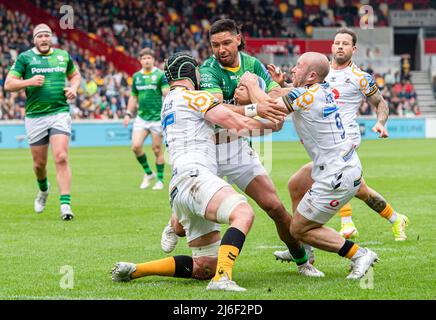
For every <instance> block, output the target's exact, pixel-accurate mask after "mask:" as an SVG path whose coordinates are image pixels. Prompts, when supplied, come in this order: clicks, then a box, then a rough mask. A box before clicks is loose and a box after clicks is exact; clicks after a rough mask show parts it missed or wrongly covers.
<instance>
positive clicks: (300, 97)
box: [282, 88, 314, 113]
mask: <svg viewBox="0 0 436 320" xmlns="http://www.w3.org/2000/svg"><path fill="white" fill-rule="evenodd" d="M282 99H283V102H284V103H285V106H286V108H287V109H288V110H289V113H292V112H297V111H301V110H305V109H308V108H309V107H310V105H311V104H312V102H313V100H314V96H313V93H311V92H309V91H308V90H307V89H306V88H295V89H292V90H291V91H289V93H288V94H287V95H285V96H283V97H282Z"/></svg>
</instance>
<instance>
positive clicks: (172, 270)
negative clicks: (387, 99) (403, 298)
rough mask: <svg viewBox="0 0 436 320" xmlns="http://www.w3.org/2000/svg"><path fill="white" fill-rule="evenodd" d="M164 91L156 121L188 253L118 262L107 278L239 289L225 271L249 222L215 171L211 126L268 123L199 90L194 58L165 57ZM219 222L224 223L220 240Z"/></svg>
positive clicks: (249, 213)
mask: <svg viewBox="0 0 436 320" xmlns="http://www.w3.org/2000/svg"><path fill="white" fill-rule="evenodd" d="M165 75H166V77H167V79H168V80H169V82H170V85H171V91H170V93H169V94H168V96H167V97H166V99H165V101H164V106H163V108H162V126H163V130H164V135H165V141H166V143H167V146H168V147H167V149H168V152H169V155H170V163H171V165H172V166H173V176H172V179H171V182H170V203H171V206H172V208H173V210H174V211H175V212H176V214H177V218H178V219H179V221H180V222H181V224H182V225H183V226H184V229H185V231H186V237H187V241H188V245H189V247H190V248H191V250H192V256H174V257H169V258H165V259H161V260H156V261H151V262H147V263H142V264H136V265H135V264H133V263H127V262H119V263H117V264H116V265H115V267H114V269H113V271H112V279H113V281H130V280H132V279H136V278H139V277H144V276H150V275H160V276H169V277H182V278H195V279H210V278H212V277H213V278H212V280H211V281H210V283H209V285H208V286H207V289H208V290H224V291H245V290H246V289H244V288H242V287H240V286H238V285H237V284H236V283H235V282H234V281H233V280H232V270H233V265H234V263H235V260H236V258H237V257H238V255H239V253H240V251H241V249H242V246H243V244H244V241H245V238H246V235H247V233H248V232H249V230H250V228H251V225H252V223H253V219H254V213H253V209H252V208H251V207H250V205H249V204H248V202H247V199H246V198H245V197H244V196H243V195H240V194H239V193H237V192H236V191H235V190H233V188H232V187H231V186H230V185H229V184H228V183H227V182H225V181H224V180H223V179H221V178H219V177H218V176H217V170H218V165H217V161H216V148H215V144H214V140H213V136H214V124H217V125H220V126H222V127H224V128H229V129H235V132H237V133H238V134H249V130H250V129H257V130H259V131H264V129H270V131H272V129H273V128H275V125H274V124H273V123H271V122H269V121H266V122H260V121H257V120H254V119H250V118H248V117H244V116H241V115H238V114H236V113H234V112H232V111H231V110H229V109H227V108H225V107H223V106H222V105H221V104H220V101H219V100H218V99H216V98H215V97H213V96H212V95H211V94H210V93H208V92H205V91H198V89H199V81H200V79H199V78H200V76H199V75H200V74H199V71H198V64H197V62H196V61H195V59H194V58H193V57H192V56H190V55H188V54H186V53H178V54H175V55H172V56H171V57H170V58H169V59H168V60H167V61H166V63H165ZM220 224H229V225H230V227H229V228H228V229H227V231H226V232H225V234H224V235H223V238H222V240H221V241H220Z"/></svg>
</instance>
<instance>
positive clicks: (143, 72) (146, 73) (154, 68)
mask: <svg viewBox="0 0 436 320" xmlns="http://www.w3.org/2000/svg"><path fill="white" fill-rule="evenodd" d="M155 70H156V67H153V69H151V71H150V72H147V71H145V70H144V68H142V74H145V75H148V74H152V73H153V72H154V71H155Z"/></svg>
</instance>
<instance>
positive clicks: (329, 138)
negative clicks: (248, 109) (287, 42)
mask: <svg viewBox="0 0 436 320" xmlns="http://www.w3.org/2000/svg"><path fill="white" fill-rule="evenodd" d="M328 73H329V62H328V59H327V57H326V56H325V55H323V54H320V53H317V52H306V53H304V54H303V55H301V57H300V58H299V59H298V60H297V64H296V66H295V67H294V68H293V69H292V79H293V85H294V86H295V88H294V89H293V90H292V91H290V92H289V93H288V94H287V95H285V96H283V97H282V98H278V100H276V102H277V103H280V106H281V107H283V108H286V109H287V110H288V112H289V113H292V116H293V120H294V124H295V129H296V131H297V133H298V136H299V138H300V139H301V142H302V144H303V146H304V148H305V149H306V151H307V153H308V155H309V156H310V158H311V159H312V161H313V166H312V169H311V170H310V171H304V173H305V174H306V175H307V177H303V176H302V177H303V178H305V179H308V178H311V179H313V184H312V185H311V186H309V187H308V188H307V189H306V192H305V194H304V195H303V196H300V194H297V195H294V190H293V189H290V190H289V192H290V195H291V199H292V205H293V212H294V216H293V218H292V223H291V233H292V235H293V236H295V237H296V238H297V239H298V240H300V241H304V242H305V243H308V244H310V245H312V246H314V247H316V248H319V249H322V250H325V251H329V252H336V253H338V254H339V255H340V256H342V257H346V258H348V259H350V260H351V261H352V263H351V272H350V274H349V275H348V277H347V278H348V279H360V278H362V277H363V276H364V275H365V274H366V272H367V271H368V270H369V268H370V267H371V266H372V265H373V264H374V263H375V262H377V260H378V257H377V254H376V253H374V252H373V251H371V250H370V249H367V248H362V247H359V246H358V245H357V244H355V243H353V242H352V241H350V240H345V239H344V238H343V237H341V235H340V234H339V233H338V232H336V231H335V230H333V229H331V228H328V227H325V226H324V225H325V224H326V223H327V222H328V221H329V220H330V219H331V218H332V217H333V216H334V215H335V214H336V212H338V211H339V209H340V208H341V207H342V206H343V205H345V204H346V203H348V201H350V200H351V199H352V198H353V197H354V196H355V195H356V194H358V193H360V192H361V190H362V189H365V188H362V186H363V185H364V183H361V181H362V166H361V163H360V160H359V157H358V155H357V152H356V151H355V146H354V143H353V141H352V140H351V137H350V136H349V135H347V134H346V129H345V128H344V126H343V125H342V121H341V115H340V113H339V112H338V111H339V108H338V106H337V105H336V102H335V100H334V98H333V93H332V91H331V88H330V86H329V84H328V82H325V81H324V79H325V77H326V76H327V74H328ZM252 76H253V75H248V76H244V77H243V79H241V83H243V84H244V85H245V86H246V87H247V88H248V89H249V94H250V98H251V100H252V101H256V102H260V101H262V100H261V99H262V98H261V97H262V96H265V94H264V93H263V91H262V90H259V87H258V84H257V83H258V82H257V79H256V78H255V77H254V80H253V77H252ZM255 90H256V91H255ZM266 98H267V97H266ZM264 99H265V98H264ZM362 192H363V193H365V192H366V190H362ZM298 196H300V197H298Z"/></svg>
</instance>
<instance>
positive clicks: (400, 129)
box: [0, 117, 436, 148]
mask: <svg viewBox="0 0 436 320" xmlns="http://www.w3.org/2000/svg"><path fill="white" fill-rule="evenodd" d="M375 121H376V119H375V118H373V117H371V118H364V117H360V118H358V123H359V126H360V130H361V133H362V138H363V139H377V138H378V136H377V134H375V133H374V132H372V130H371V128H372V127H373V125H374V124H375ZM387 127H388V131H389V134H390V136H389V137H390V138H391V139H410V138H436V118H420V117H416V118H395V117H391V118H389V121H388V124H387ZM131 135H132V124H130V125H129V127H128V128H124V127H123V124H122V121H121V120H113V121H103V120H76V121H73V127H72V136H71V147H95V146H127V145H129V144H130V139H131ZM298 140H299V138H298V136H297V133H296V132H295V128H294V125H293V122H292V121H291V120H290V119H288V120H287V121H286V122H285V124H284V126H283V129H282V130H281V131H279V132H275V133H273V134H272V141H298ZM150 143H151V141H150V139H147V140H146V142H145V144H150ZM26 147H28V143H27V139H26V134H25V130H24V121H0V148H26Z"/></svg>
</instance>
